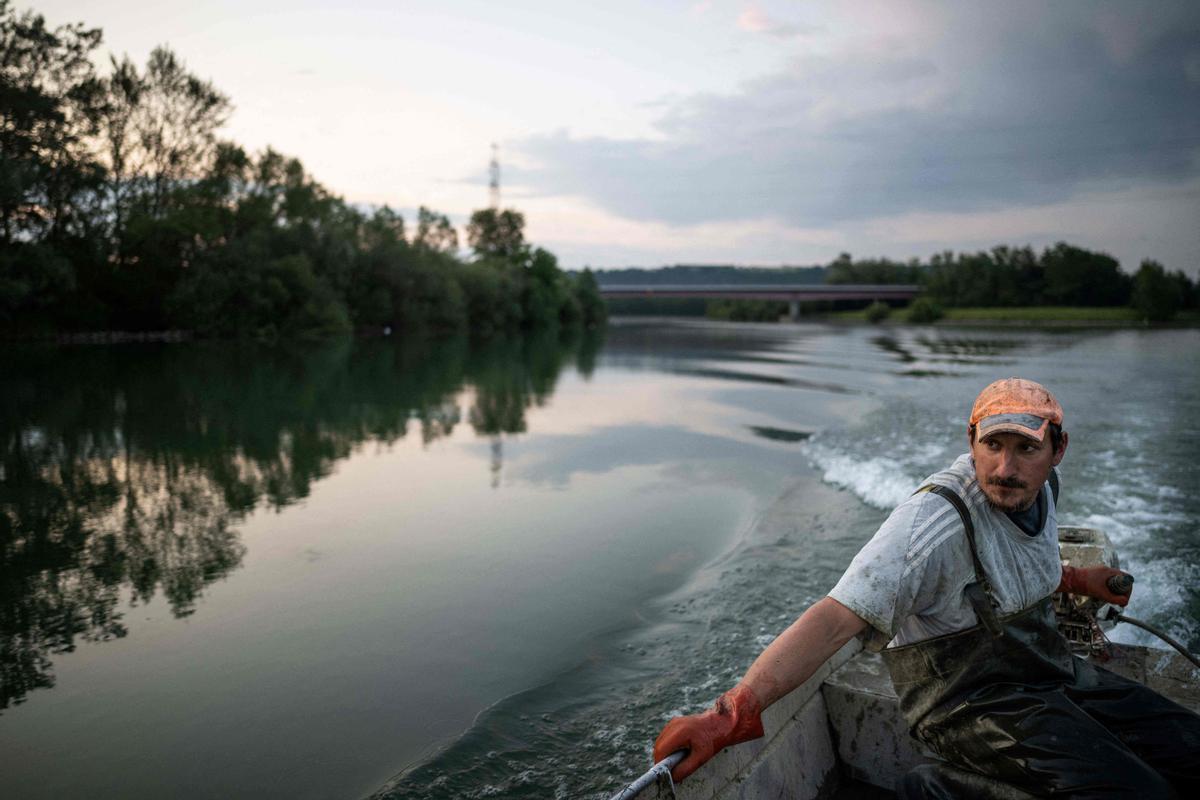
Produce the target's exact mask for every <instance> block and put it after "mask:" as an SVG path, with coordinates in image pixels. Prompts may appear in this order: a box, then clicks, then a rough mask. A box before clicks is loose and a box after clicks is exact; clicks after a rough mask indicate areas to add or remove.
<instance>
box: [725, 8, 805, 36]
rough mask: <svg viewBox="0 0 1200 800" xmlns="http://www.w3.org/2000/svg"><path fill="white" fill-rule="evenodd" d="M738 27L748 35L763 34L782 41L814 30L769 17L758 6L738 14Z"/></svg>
mask: <svg viewBox="0 0 1200 800" xmlns="http://www.w3.org/2000/svg"><path fill="white" fill-rule="evenodd" d="M737 26H738V28H739V29H741V30H743V31H746V32H747V33H762V34H766V35H767V36H775V37H778V38H780V39H787V38H790V37H792V36H798V35H800V34H802V33H811V32H813V30H814V29H813V28H811V27H801V26H799V25H791V24H788V23H785V22H780V21H779V20H777V19H775V18H774V17H770V16H768V15H767V13H766V12H765V11H763V10H762V8H761V7H759V6H758V5H753V4H752V5H749V6H747V7H746V8H745V9H743V10H742V13H740V14H738V18H737Z"/></svg>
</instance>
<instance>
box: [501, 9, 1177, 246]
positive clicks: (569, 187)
mask: <svg viewBox="0 0 1200 800" xmlns="http://www.w3.org/2000/svg"><path fill="white" fill-rule="evenodd" d="M754 8H757V7H754ZM907 8H908V13H910V14H911V15H912V17H911V19H910V24H911V25H912V28H910V30H909V31H907V32H906V33H907V35H906V36H904V37H903V38H889V37H880V36H871V37H864V38H853V37H851V38H849V39H846V40H845V43H844V44H843V45H842V46H840V47H839V48H838V49H836V50H835V51H832V52H821V48H819V47H818V46H817V42H819V40H820V39H821V37H822V36H823V32H822V30H821V29H820V28H818V27H816V26H811V25H804V24H801V23H799V22H797V23H794V24H793V23H789V22H788V21H787V20H786V19H778V18H770V17H768V16H766V14H765V12H762V11H761V10H754V14H753V15H751V16H750V17H747V16H746V14H743V15H742V17H740V18H739V24H740V25H741V27H742V28H743V29H746V30H752V31H757V32H759V33H760V34H761V35H763V36H768V37H773V38H775V39H777V40H782V39H786V40H787V42H786V44H784V45H782V46H785V47H788V48H790V50H791V51H792V52H791V55H790V56H789V57H788V61H787V65H786V67H785V68H783V69H781V70H779V71H777V72H775V73H774V74H770V75H766V76H764V77H761V78H757V79H753V80H749V81H746V82H744V83H743V84H742V85H741V87H740V89H739V90H738V91H735V92H730V93H726V94H711V93H698V94H693V95H690V96H685V97H681V98H675V99H671V100H668V101H666V102H665V103H664V109H663V111H662V113H661V116H660V117H659V118H658V120H657V124H656V131H657V133H658V134H659V135H658V136H656V137H645V138H637V139H620V138H606V137H601V136H591V137H579V136H573V135H571V134H570V133H569V132H567V131H566V130H563V131H561V132H557V133H552V134H545V135H537V136H530V137H527V138H525V139H524V140H522V141H521V142H519V144H518V148H519V150H520V151H521V152H522V154H524V155H525V156H527V157H528V158H529V159H530V163H531V166H529V167H527V168H524V169H520V170H514V171H510V173H509V179H510V180H512V181H515V182H517V183H519V184H522V185H524V186H525V187H526V188H527V189H528V190H530V191H532V192H534V193H541V194H546V195H573V196H579V197H582V198H586V199H587V200H588V201H590V202H592V203H594V204H595V205H597V206H598V207H600V208H602V209H605V210H607V211H609V212H611V213H613V214H616V215H620V216H622V217H626V218H632V219H638V220H651V221H657V222H662V223H667V224H669V225H695V224H700V223H713V222H721V221H732V220H758V219H764V218H769V219H774V220H777V221H779V222H780V223H782V224H783V225H785V226H795V227H798V228H804V229H813V228H822V227H825V226H836V225H839V224H844V223H864V222H867V221H870V220H872V219H876V218H884V217H895V216H897V215H905V214H938V213H947V212H953V213H961V212H995V211H999V210H1008V211H1014V210H1019V209H1021V208H1025V207H1036V206H1045V205H1047V204H1057V203H1063V202H1064V201H1069V200H1070V199H1071V198H1075V197H1083V196H1089V195H1094V194H1096V193H1097V192H1129V191H1130V190H1133V189H1137V188H1139V187H1140V188H1143V189H1144V188H1147V187H1152V186H1161V187H1164V188H1170V187H1172V186H1174V187H1179V186H1187V185H1188V184H1189V182H1191V185H1192V187H1193V188H1192V190H1191V192H1190V193H1189V194H1185V199H1184V202H1189V203H1190V204H1191V210H1192V211H1193V212H1198V213H1197V214H1196V217H1195V218H1200V203H1198V202H1197V197H1196V194H1195V188H1194V186H1195V179H1196V177H1197V175H1200V4H1197V3H1194V2H1183V3H1163V2H1150V3H1127V2H1120V3H1040V2H1039V3H1003V4H997V3H974V4H955V5H954V6H952V7H951V10H947V8H946V6H945V5H944V4H932V3H916V4H912V5H910V6H907ZM752 10H753V9H752ZM868 11H869V9H866V8H864V9H863V13H867V12H868ZM923 20H928V22H927V24H926V23H923ZM1188 198H1190V199H1188ZM1190 266H1191V265H1189V267H1190ZM1193 268H1194V267H1193Z"/></svg>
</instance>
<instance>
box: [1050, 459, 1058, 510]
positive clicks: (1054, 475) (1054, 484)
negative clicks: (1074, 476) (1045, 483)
mask: <svg viewBox="0 0 1200 800" xmlns="http://www.w3.org/2000/svg"><path fill="white" fill-rule="evenodd" d="M1050 494H1052V495H1054V507H1055V508H1058V470H1057V469H1055V468H1054V467H1051V468H1050Z"/></svg>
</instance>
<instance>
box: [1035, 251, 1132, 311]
mask: <svg viewBox="0 0 1200 800" xmlns="http://www.w3.org/2000/svg"><path fill="white" fill-rule="evenodd" d="M1041 262H1042V268H1043V271H1044V274H1045V281H1046V289H1045V293H1046V294H1045V296H1046V304H1047V305H1064V306H1117V305H1125V304H1126V303H1128V302H1129V298H1130V290H1131V288H1132V286H1131V283H1130V279H1129V276H1127V275H1125V274H1124V273H1122V272H1121V268H1120V264H1119V263H1118V262H1117V260H1116V259H1115V258H1113V257H1112V256H1110V255H1108V254H1107V253H1096V252H1092V251H1090V250H1085V249H1083V248H1082V247H1075V246H1073V245H1069V244H1067V243H1066V242H1059V243H1058V244H1056V245H1054V246H1053V247H1049V248H1046V250H1045V251H1043V253H1042V258H1041Z"/></svg>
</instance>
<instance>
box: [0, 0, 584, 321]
mask: <svg viewBox="0 0 1200 800" xmlns="http://www.w3.org/2000/svg"><path fill="white" fill-rule="evenodd" d="M100 41H101V33H100V31H99V30H98V29H90V28H86V27H85V26H83V25H81V24H76V25H66V26H61V27H58V28H53V29H51V28H49V27H47V26H46V23H45V21H44V19H43V18H42V17H41V16H39V15H37V14H34V13H32V12H26V13H23V14H18V13H17V12H15V11H14V10H13V9H12V8H11V7H10V3H9V1H8V0H0V332H6V333H9V334H28V333H39V332H52V331H64V330H67V331H69V330H126V331H146V330H165V329H186V330H191V331H195V332H197V333H199V334H201V335H212V336H243V335H251V336H258V337H268V338H270V337H275V336H307V335H322V334H327V333H333V332H340V331H347V330H350V329H352V328H360V329H361V328H372V329H386V328H391V329H396V330H422V331H435V332H436V331H452V330H471V331H472V332H478V333H484V334H486V333H491V332H494V331H500V330H512V329H516V328H534V327H544V326H548V325H559V324H568V325H569V324H577V323H582V324H589V325H590V324H594V323H596V322H599V321H600V320H602V319H603V316H604V306H603V303H602V301H601V300H600V297H599V293H598V290H597V288H596V284H595V280H594V279H593V278H592V277H591V275H590V273H588V272H586V271H585V272H584V273H583V274H581V275H568V274H566V273H564V272H563V271H562V270H560V269H559V268H558V265H557V262H556V260H555V258H554V256H553V255H552V254H550V253H549V252H547V251H545V250H543V249H541V248H535V247H531V246H530V245H529V244H527V243H526V242H525V239H524V233H523V230H524V217H523V216H522V215H521V214H520V213H518V212H516V211H513V210H507V209H506V210H497V209H488V210H484V211H479V212H476V213H475V214H474V215H473V216H472V218H471V224H470V226H469V227H468V230H467V236H468V240H469V243H470V245H471V248H472V253H473V257H472V258H468V259H464V258H460V257H459V255H458V246H459V240H458V234H457V232H456V231H455V230H454V227H453V226H452V225H451V224H450V221H449V219H448V218H447V217H446V216H445V215H443V214H439V213H437V212H434V211H431V210H429V209H426V208H421V209H420V211H419V212H418V215H417V225H416V230H415V231H413V232H412V234H411V235H408V233H407V231H406V230H405V225H404V220H403V219H402V218H401V217H400V216H399V215H398V214H396V213H395V212H393V211H391V210H390V209H388V208H386V207H385V208H382V209H378V210H375V211H373V212H370V213H365V212H363V211H361V210H359V209H357V208H355V207H353V206H351V205H349V204H347V203H346V202H345V201H343V200H342V199H341V198H339V197H336V196H334V195H333V194H331V193H330V192H329V191H328V190H327V189H326V188H325V187H323V186H321V184H319V183H317V182H316V181H315V180H314V179H313V178H312V177H311V176H310V175H308V174H307V173H306V172H305V170H304V167H303V166H302V165H301V163H300V162H299V161H298V160H296V159H294V158H288V157H285V156H283V155H281V154H279V153H277V152H275V151H273V150H271V149H267V150H266V151H265V152H262V153H257V154H248V153H246V152H245V151H244V150H243V149H242V148H241V147H239V146H238V145H236V144H234V143H232V142H227V141H222V140H221V139H220V138H219V137H218V131H219V130H220V128H221V126H222V125H223V124H224V122H225V120H226V119H227V118H228V116H229V113H230V111H231V104H230V101H229V99H228V98H227V97H226V96H225V95H224V94H222V93H221V92H220V91H219V90H218V89H216V88H215V87H214V86H212V84H210V83H208V82H206V81H204V80H201V79H200V78H197V77H196V76H194V75H192V74H191V73H190V72H188V71H187V69H186V66H185V65H184V64H183V62H182V61H180V60H179V59H178V58H177V57H176V56H175V54H174V53H172V52H171V51H170V50H168V49H166V48H163V47H160V48H157V49H156V50H154V52H153V53H152V54H151V55H150V58H149V60H148V62H147V63H146V65H145V66H144V67H141V68H139V67H138V66H137V65H135V64H133V63H132V62H130V61H129V60H128V59H127V58H126V59H122V60H116V59H114V60H112V61H111V63H110V65H109V69H108V70H107V74H101V73H100V71H98V70H97V69H96V67H95V66H94V64H93V63H92V61H91V56H92V55H93V53H94V51H95V50H96V48H97V47H98V46H99V44H100Z"/></svg>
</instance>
